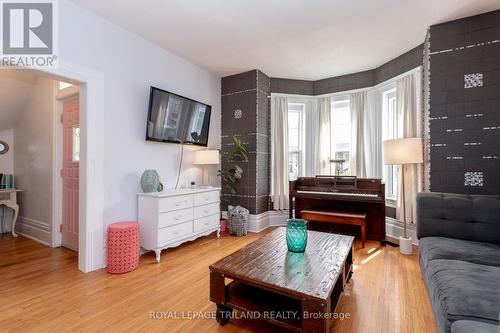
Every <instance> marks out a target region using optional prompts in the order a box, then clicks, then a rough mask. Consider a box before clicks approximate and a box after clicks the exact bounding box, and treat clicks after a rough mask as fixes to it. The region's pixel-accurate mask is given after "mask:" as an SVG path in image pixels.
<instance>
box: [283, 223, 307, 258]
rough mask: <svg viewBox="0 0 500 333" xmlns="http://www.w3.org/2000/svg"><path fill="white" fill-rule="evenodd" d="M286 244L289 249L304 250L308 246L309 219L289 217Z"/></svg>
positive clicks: (293, 250) (292, 250) (294, 250)
mask: <svg viewBox="0 0 500 333" xmlns="http://www.w3.org/2000/svg"><path fill="white" fill-rule="evenodd" d="M286 245H287V246H288V251H291V252H304V251H305V250H306V246H307V221H306V220H302V219H288V220H287V223H286Z"/></svg>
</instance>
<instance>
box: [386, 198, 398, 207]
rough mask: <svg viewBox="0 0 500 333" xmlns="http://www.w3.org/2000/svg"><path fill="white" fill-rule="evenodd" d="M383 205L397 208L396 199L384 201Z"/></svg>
mask: <svg viewBox="0 0 500 333" xmlns="http://www.w3.org/2000/svg"><path fill="white" fill-rule="evenodd" d="M385 205H386V206H387V207H392V208H397V203H396V199H385Z"/></svg>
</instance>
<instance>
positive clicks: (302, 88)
mask: <svg viewBox="0 0 500 333" xmlns="http://www.w3.org/2000/svg"><path fill="white" fill-rule="evenodd" d="M271 91H272V92H273V93H282V94H294V95H314V82H313V81H307V80H292V79H276V78H271Z"/></svg>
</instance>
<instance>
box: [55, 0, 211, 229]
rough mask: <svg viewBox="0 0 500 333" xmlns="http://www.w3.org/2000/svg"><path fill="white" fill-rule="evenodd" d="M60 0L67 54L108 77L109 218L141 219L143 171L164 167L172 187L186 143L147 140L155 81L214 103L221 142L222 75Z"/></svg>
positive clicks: (62, 54) (63, 54)
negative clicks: (151, 91) (219, 75)
mask: <svg viewBox="0 0 500 333" xmlns="http://www.w3.org/2000/svg"><path fill="white" fill-rule="evenodd" d="M58 3H59V52H58V53H59V59H61V60H64V61H67V62H69V63H72V64H76V65H80V66H84V67H87V68H91V69H92V70H96V71H100V72H102V73H103V76H104V96H105V101H104V103H105V115H104V127H105V129H106V133H105V137H104V142H102V144H103V145H104V178H105V184H104V187H105V193H104V224H105V225H107V224H109V223H112V222H116V221H120V220H135V219H137V195H136V194H137V193H138V192H139V191H140V190H141V189H140V176H141V174H142V172H143V171H144V170H145V169H157V170H158V172H159V174H160V176H161V180H162V182H163V184H164V186H165V188H172V187H173V186H174V185H175V181H176V176H177V168H178V163H179V158H180V149H181V146H180V145H175V144H166V143H155V142H147V141H145V130H146V127H145V126H146V118H147V108H148V98H149V87H150V86H151V85H154V86H157V87H160V88H162V89H165V90H169V91H172V92H175V93H177V94H180V95H183V96H187V97H190V98H193V99H195V100H198V101H201V102H204V103H207V104H210V105H212V117H211V124H210V137H209V147H210V148H216V147H219V146H220V78H219V77H218V76H216V75H213V74H211V73H209V72H208V71H206V70H204V69H202V68H200V67H198V66H196V65H193V64H192V63H189V62H188V61H186V60H184V59H182V58H180V57H178V56H176V55H174V54H172V53H169V52H167V51H165V50H163V49H161V48H159V47H157V46H155V45H153V44H152V43H150V42H148V41H146V40H144V39H143V38H141V37H139V36H137V35H135V34H132V33H130V32H127V31H125V30H123V29H121V28H119V27H117V26H116V25H113V24H111V23H109V22H107V21H105V20H103V19H101V18H100V17H98V16H95V15H94V14H92V13H90V12H87V11H85V10H83V9H81V8H80V7H77V6H76V5H74V4H72V3H70V2H67V1H59V2H58ZM144 19H147V18H144ZM165 33H179V32H176V31H171V32H169V31H165ZM200 51H201V52H202V50H200ZM90 126H91V125H90ZM190 155H191V154H190V152H189V151H188V153H186V155H185V166H184V171H185V172H184V177H183V178H181V185H185V184H186V183H189V181H190V180H191V179H190V178H191V177H190V176H189V174H192V173H194V172H195V170H194V169H193V168H192V166H190V165H189V163H190V160H191V156H190ZM213 178H215V175H214V176H213ZM198 181H199V180H198ZM89 195H92V193H89Z"/></svg>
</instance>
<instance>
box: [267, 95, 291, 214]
mask: <svg viewBox="0 0 500 333" xmlns="http://www.w3.org/2000/svg"><path fill="white" fill-rule="evenodd" d="M271 198H272V200H273V209H275V210H284V209H288V99H287V98H286V97H283V96H272V97H271Z"/></svg>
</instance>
